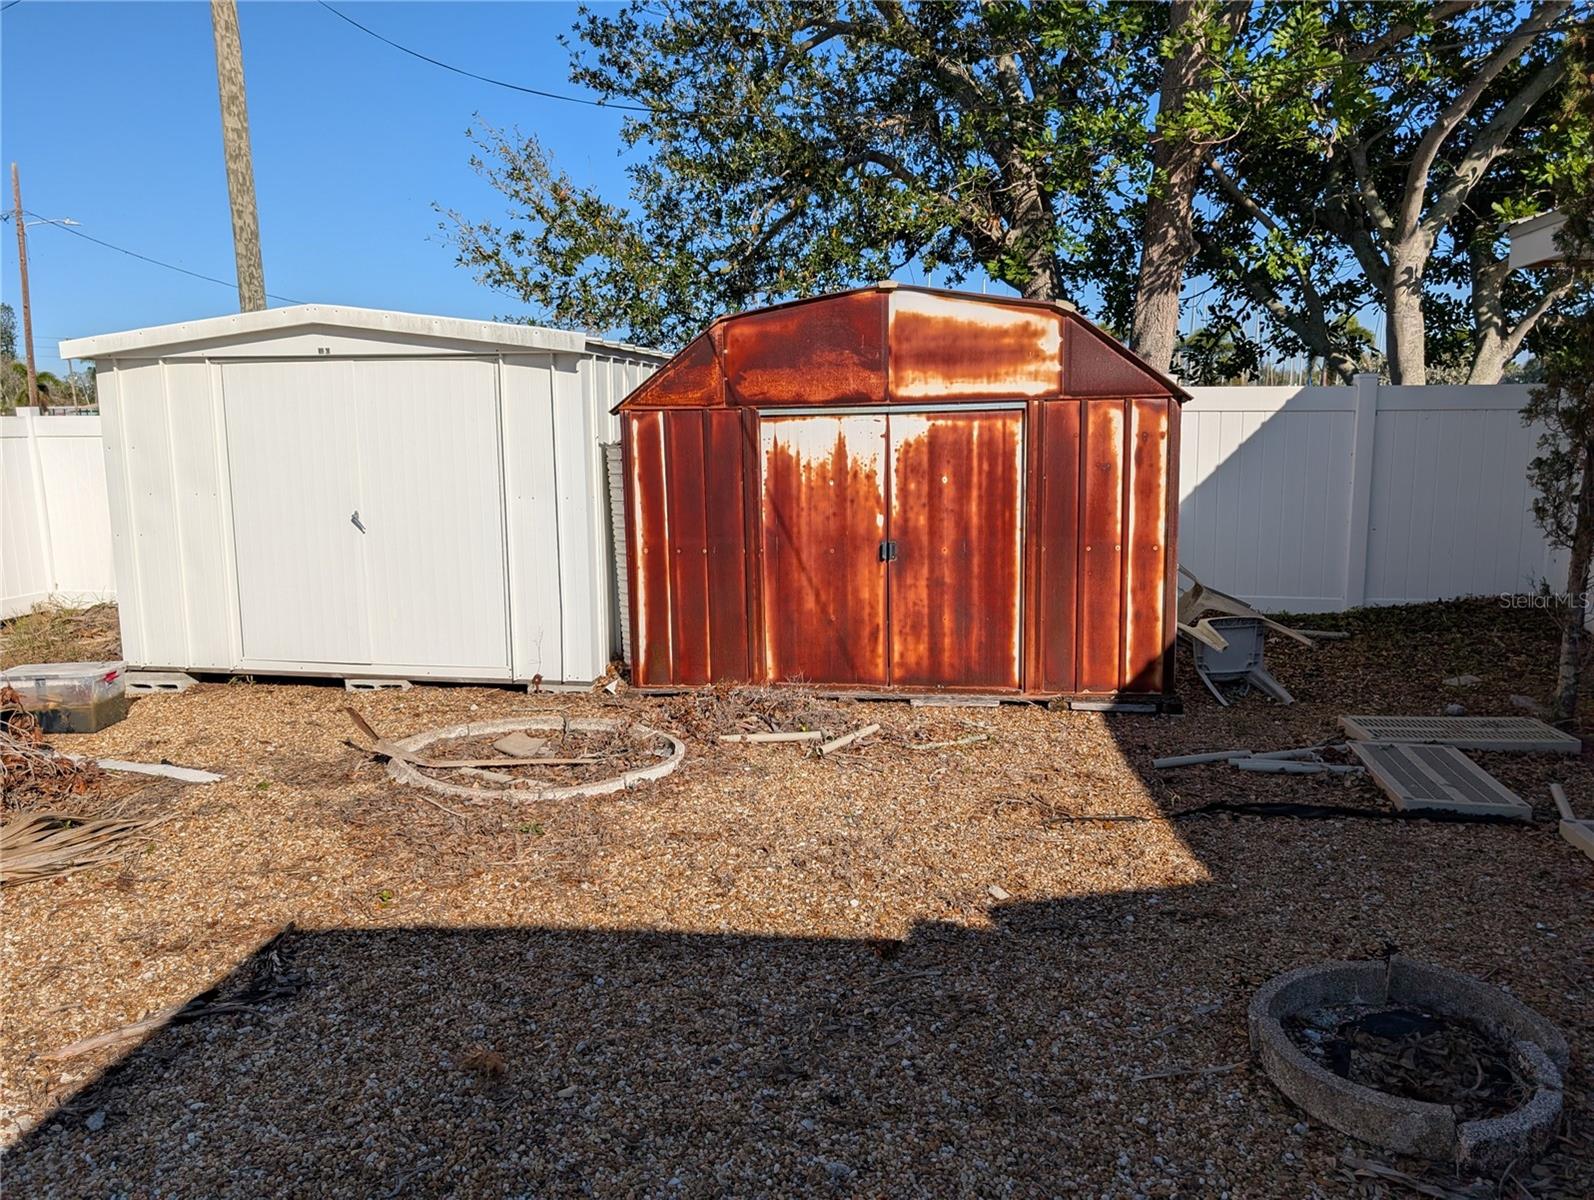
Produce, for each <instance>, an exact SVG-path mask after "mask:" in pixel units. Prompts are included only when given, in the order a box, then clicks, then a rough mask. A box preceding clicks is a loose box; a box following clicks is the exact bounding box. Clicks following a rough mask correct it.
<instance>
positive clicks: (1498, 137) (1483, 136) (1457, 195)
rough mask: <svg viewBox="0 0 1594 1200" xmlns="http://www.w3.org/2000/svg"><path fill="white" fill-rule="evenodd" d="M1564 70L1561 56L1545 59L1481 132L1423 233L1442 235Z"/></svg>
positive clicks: (1424, 223)
mask: <svg viewBox="0 0 1594 1200" xmlns="http://www.w3.org/2000/svg"><path fill="white" fill-rule="evenodd" d="M1565 73H1566V63H1565V61H1564V60H1563V59H1559V58H1558V59H1556V60H1555V61H1553V62H1549V63H1546V64H1545V65H1544V66H1543V67H1542V68H1540V69H1539V70H1538V71H1537V72H1535V73H1534V76H1533V78H1532V79H1530V80H1528V82H1527V83H1526V84H1525V85H1523V88H1522V90H1521V91H1520V92H1518V93H1517V94H1516V95H1515V96H1512V97H1511V99H1510V100H1509V101H1508V102H1507V103H1506V104H1505V105H1504V106H1502V107H1501V109H1500V111H1499V112H1497V113H1495V114H1494V116H1493V117H1492V118H1491V119H1490V121H1489V123H1488V124H1487V125H1485V126H1484V127H1483V129H1482V130H1481V131H1480V132H1479V133H1478V136H1477V138H1476V139H1474V141H1473V143H1472V145H1471V147H1470V148H1469V149H1468V150H1467V153H1466V154H1465V155H1464V156H1463V157H1462V159H1461V162H1460V163H1459V164H1458V165H1457V167H1456V170H1455V174H1454V175H1452V176H1451V177H1450V179H1449V180H1448V181H1447V182H1446V183H1445V185H1444V187H1442V188H1440V189H1439V195H1438V197H1437V198H1436V199H1435V200H1434V202H1433V206H1432V207H1431V208H1429V210H1428V213H1427V215H1426V216H1425V217H1423V219H1422V229H1423V233H1424V234H1425V235H1426V236H1427V237H1428V238H1429V240H1430V241H1431V240H1432V239H1434V238H1437V237H1438V236H1439V233H1440V231H1441V230H1443V229H1444V227H1445V226H1446V225H1448V224H1449V223H1450V220H1451V218H1452V217H1454V216H1455V215H1456V212H1457V211H1458V210H1459V209H1460V208H1461V206H1462V205H1463V204H1465V203H1466V200H1467V196H1468V195H1470V194H1471V192H1472V189H1473V187H1474V186H1475V185H1476V184H1477V182H1478V180H1480V179H1482V178H1483V173H1484V172H1485V171H1487V170H1488V169H1489V164H1490V163H1492V162H1493V161H1494V160H1495V159H1496V158H1498V157H1499V156H1500V155H1501V154H1503V153H1504V152H1505V142H1506V139H1507V138H1509V137H1510V136H1511V135H1512V134H1513V133H1515V132H1516V127H1517V126H1518V125H1520V124H1521V123H1522V120H1523V118H1524V117H1526V116H1527V115H1528V113H1529V111H1531V110H1532V108H1533V106H1534V105H1535V104H1537V103H1538V102H1539V101H1540V100H1541V99H1542V98H1543V97H1544V94H1545V93H1546V92H1548V91H1549V90H1550V89H1551V88H1552V87H1554V86H1555V85H1556V83H1558V82H1559V81H1560V79H1561V76H1562V75H1564V74H1565Z"/></svg>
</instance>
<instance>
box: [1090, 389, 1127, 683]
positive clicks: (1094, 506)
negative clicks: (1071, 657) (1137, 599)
mask: <svg viewBox="0 0 1594 1200" xmlns="http://www.w3.org/2000/svg"><path fill="white" fill-rule="evenodd" d="M1080 412H1081V424H1082V430H1081V438H1080V443H1081V445H1080V451H1081V452H1080V489H1081V496H1080V538H1081V542H1082V545H1081V547H1080V554H1079V563H1080V568H1079V618H1078V619H1079V652H1078V653H1079V690H1080V691H1082V692H1115V691H1118V690H1119V688H1120V687H1121V686H1122V683H1123V679H1122V664H1123V648H1122V635H1123V528H1124V435H1125V419H1124V402H1123V401H1122V400H1087V401H1084V402H1083V403H1082V404H1081V407H1080Z"/></svg>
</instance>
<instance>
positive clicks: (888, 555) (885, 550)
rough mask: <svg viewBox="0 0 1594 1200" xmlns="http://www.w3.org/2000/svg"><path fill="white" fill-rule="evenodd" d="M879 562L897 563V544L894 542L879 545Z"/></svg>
mask: <svg viewBox="0 0 1594 1200" xmlns="http://www.w3.org/2000/svg"><path fill="white" fill-rule="evenodd" d="M880 561H881V562H887V563H888V562H896V561H897V544H896V543H895V542H881V543H880Z"/></svg>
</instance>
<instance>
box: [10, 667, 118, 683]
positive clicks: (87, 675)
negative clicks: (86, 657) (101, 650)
mask: <svg viewBox="0 0 1594 1200" xmlns="http://www.w3.org/2000/svg"><path fill="white" fill-rule="evenodd" d="M125 670H127V663H126V662H77V663H30V664H28V665H26V666H21V667H9V668H7V669H6V670H4V671H0V679H4V680H6V681H7V682H8V683H23V682H26V681H28V680H34V679H98V680H100V681H102V682H104V683H110V682H111V680H113V679H115V678H116V677H117V676H118V675H120V674H121V673H122V672H123V671H125Z"/></svg>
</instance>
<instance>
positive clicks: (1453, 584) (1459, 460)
mask: <svg viewBox="0 0 1594 1200" xmlns="http://www.w3.org/2000/svg"><path fill="white" fill-rule="evenodd" d="M1194 391H1195V398H1194V399H1193V400H1191V401H1190V402H1189V403H1188V404H1186V405H1185V408H1184V416H1183V424H1182V429H1181V434H1180V454H1179V561H1180V562H1181V563H1182V564H1183V565H1184V566H1186V567H1189V568H1190V569H1191V570H1192V571H1194V572H1195V573H1196V574H1197V575H1198V576H1200V578H1201V579H1202V580H1203V581H1204V582H1208V583H1211V584H1213V585H1214V586H1216V587H1220V588H1222V589H1223V590H1224V591H1228V592H1233V593H1235V594H1236V595H1239V596H1243V597H1245V598H1246V599H1248V600H1251V601H1252V602H1253V603H1255V604H1257V605H1258V606H1259V607H1262V608H1266V609H1273V610H1279V609H1284V610H1291V611H1294V612H1330V611H1335V610H1338V609H1342V608H1351V607H1355V606H1356V605H1360V604H1403V603H1409V602H1413V601H1419V600H1437V599H1448V598H1450V597H1453V596H1467V595H1493V594H1496V593H1505V592H1510V593H1519V592H1527V591H1532V590H1533V589H1534V588H1535V586H1536V585H1537V583H1538V581H1539V580H1540V579H1542V578H1545V577H1546V576H1550V577H1552V578H1553V573H1554V569H1555V556H1553V555H1552V554H1551V553H1550V551H1549V548H1548V547H1547V546H1546V544H1545V542H1544V538H1543V535H1542V534H1541V533H1540V532H1539V529H1538V527H1537V526H1536V525H1535V524H1534V522H1533V515H1532V510H1531V507H1530V506H1531V503H1532V489H1531V488H1530V487H1529V485H1528V481H1527V466H1528V462H1529V460H1530V459H1532V458H1533V456H1534V454H1535V453H1536V440H1537V434H1536V432H1535V431H1534V430H1532V429H1530V428H1527V427H1526V426H1524V425H1523V424H1522V419H1521V417H1520V415H1519V413H1520V411H1521V408H1522V406H1523V405H1524V404H1525V403H1527V400H1528V392H1529V389H1528V388H1527V387H1523V386H1510V385H1495V386H1489V387H1462V386H1457V387H1389V386H1380V385H1379V383H1378V379H1377V377H1376V376H1372V375H1362V376H1358V377H1357V381H1356V384H1355V386H1354V387H1299V388H1293V387H1283V388H1278V387H1266V388H1264V387H1223V388H1196V389H1194ZM1557 582H1559V581H1557Z"/></svg>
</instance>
